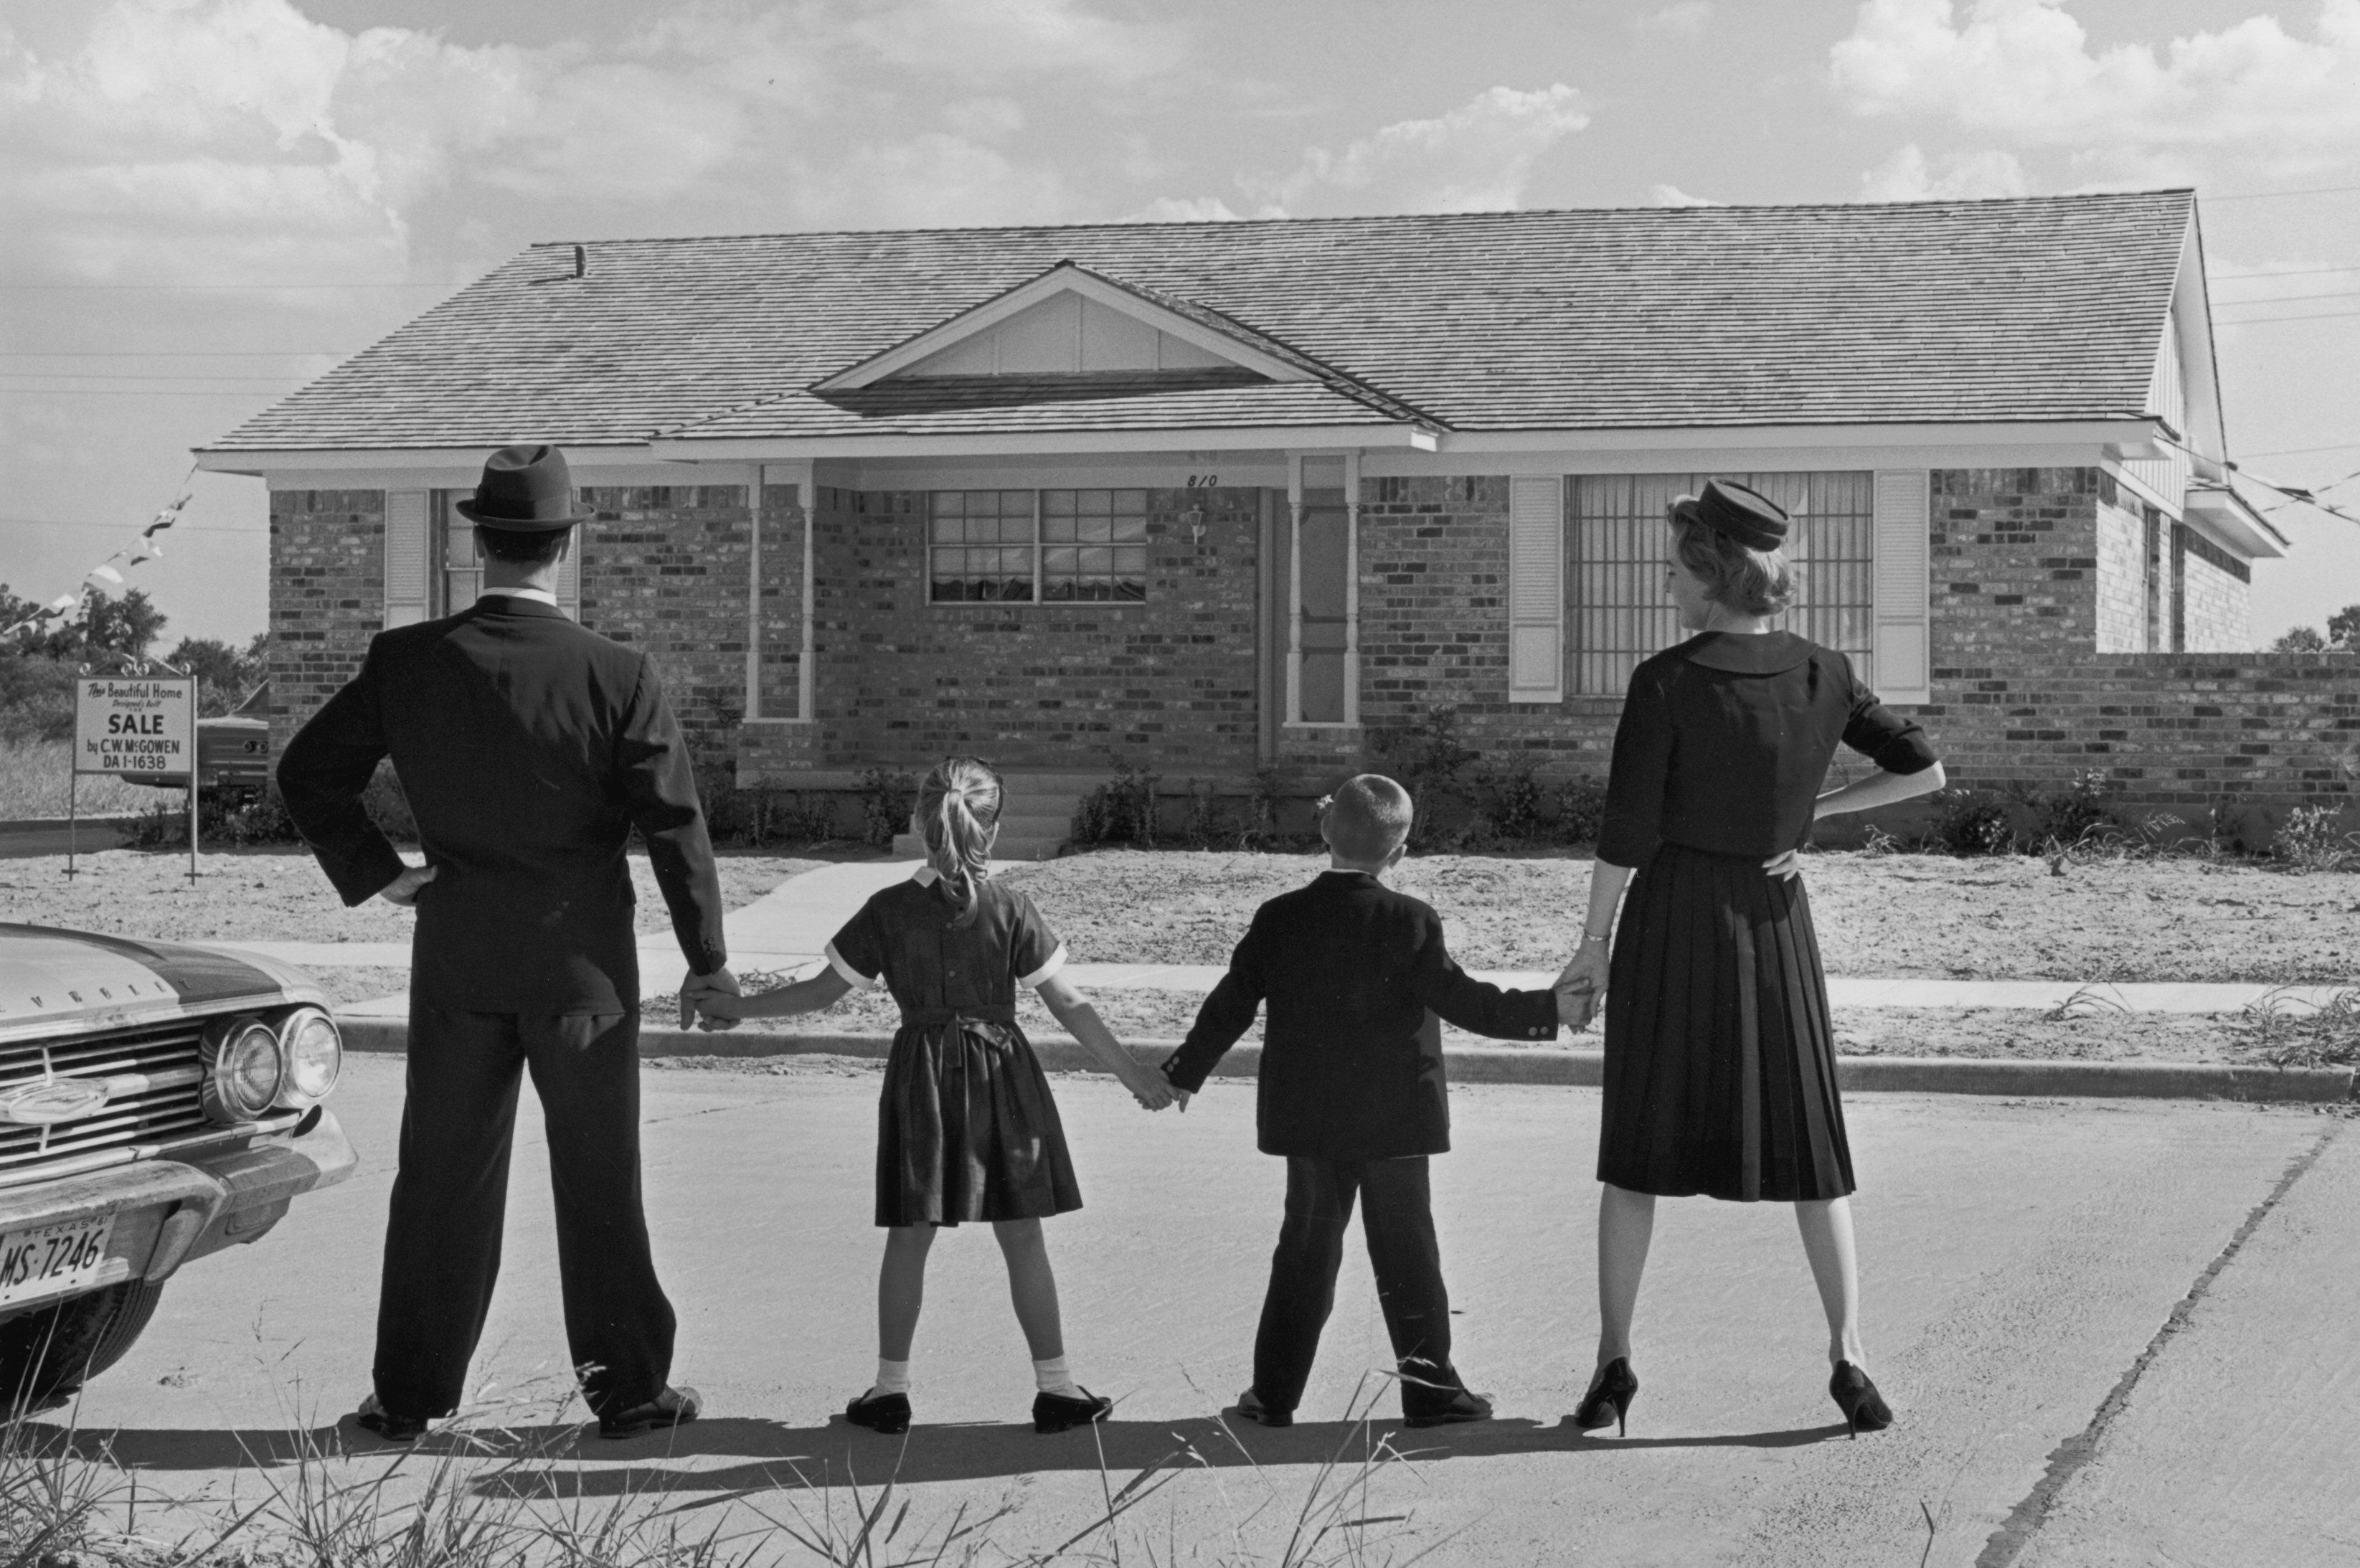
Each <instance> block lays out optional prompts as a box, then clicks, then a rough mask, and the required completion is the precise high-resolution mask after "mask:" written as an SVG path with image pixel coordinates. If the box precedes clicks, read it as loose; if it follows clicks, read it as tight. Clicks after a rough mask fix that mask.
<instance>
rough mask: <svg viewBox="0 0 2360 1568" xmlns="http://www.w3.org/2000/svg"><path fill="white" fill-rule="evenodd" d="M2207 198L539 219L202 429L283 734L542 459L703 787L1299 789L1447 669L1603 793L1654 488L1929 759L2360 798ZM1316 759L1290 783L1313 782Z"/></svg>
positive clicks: (1474, 734) (597, 597)
mask: <svg viewBox="0 0 2360 1568" xmlns="http://www.w3.org/2000/svg"><path fill="white" fill-rule="evenodd" d="M2205 288H2206V286H2205V275H2204V260H2203V251H2202V245H2201V243H2200V237H2199V230H2198V224H2197V214H2196V203H2195V199H2194V196H2193V194H2192V193H2191V192H2189V191H2151V192H2141V193H2130V194H2112V195H2091V196H2073V197H2056V198H2040V199H2027V200H2005V201H1938V202H1911V203H1901V204H1890V205H1845V206H1824V207H1754V208H1747V207H1721V208H1689V209H1681V210H1668V211H1666V210H1631V211H1583V212H1510V213H1480V214H1464V215H1452V216H1429V217H1399V218H1355V219H1338V220H1317V221H1306V220H1279V221H1272V222H1257V223H1165V224H1120V225H1098V226H1086V227H1063V228H1016V229H967V230H937V231H914V232H889V233H871V234H779V235H757V236H748V237H736V238H716V239H681V240H617V241H603V242H594V243H590V244H587V245H572V244H552V245H535V246H533V247H531V248H530V249H529V250H527V251H525V252H524V253H523V254H522V255H520V256H517V257H516V258H515V259H513V260H512V261H510V262H508V264H507V265H505V266H503V267H500V268H498V269H497V271H495V272H493V273H492V274H490V275H489V276H488V277H486V278H483V279H481V280H480V281H478V282H476V283H475V284H473V285H472V286H470V287H468V288H466V289H463V290H461V291H460V292H459V293H458V294H456V295H454V296H453V297H452V298H451V299H447V300H445V301H444V302H443V303H442V304H441V305H438V306H436V307H435V308H434V309H432V310H429V311H428V312H426V313H425V314H424V315H422V316H421V317H420V318H418V319H417V320H416V321H412V322H410V324H409V325H407V326H405V327H403V328H401V329H400V330H399V331H398V332H395V333H394V334H393V335H392V336H390V337H388V338H387V339H386V340H385V341H383V342H382V343H378V344H377V345H376V346H375V347H373V348H370V349H368V350H367V351H366V352H365V353H363V354H359V355H357V356H355V358H353V359H351V360H349V361H347V362H346V363H345V364H344V365H341V366H339V367H338V368H336V369H335V370H333V372H331V373H330V374H328V375H327V376H323V377H322V379H320V380H319V381H317V382H315V383H313V384H312V385H311V386H309V387H305V388H304V389H302V390H301V391H300V392H298V393H296V394H295V395H294V396H292V397H289V398H288V399H286V400H285V401H284V402H282V403H280V404H279V405H278V406H276V407H274V408H271V409H269V410H268V411H267V412H265V413H263V414H261V415H259V416H257V418H255V419H251V420H249V421H248V422H247V423H246V424H245V425H243V426H241V427H239V428H238V429H237V430H235V431H233V432H231V433H230V434H228V435H226V436H224V437H223V438H222V439H220V440H219V441H215V442H214V443H213V444H212V445H210V446H207V447H205V448H202V450H201V451H200V452H199V454H198V455H199V460H200V462H201V463H202V464H203V466H205V467H206V468H208V469H211V470H213V471H216V472H227V473H235V474H255V475H258V476H260V477H262V478H263V479H264V480H265V481H266V482H267V483H268V486H269V490H270V528H271V535H272V539H271V578H270V629H271V633H272V644H273V654H272V659H273V669H272V677H273V685H274V690H275V691H276V693H277V695H278V700H279V703H280V713H279V721H278V722H279V724H281V725H282V726H291V725H293V724H297V723H300V721H301V720H302V719H303V718H304V717H305V716H306V715H307V714H308V713H310V712H311V710H312V709H313V708H315V707H316V706H317V705H318V703H319V702H321V701H322V700H323V699H324V698H325V696H326V695H327V694H328V693H329V692H330V691H333V690H334V688H335V687H336V686H337V685H338V684H339V683H340V682H342V681H344V680H345V679H346V678H347V677H348V676H349V675H350V674H351V673H352V672H353V670H355V668H356V666H357V663H358V661H359V659H360V657H361V654H362V652H363V650H364V649H365V648H366V644H367V642H368V639H369V637H371V635H372V634H374V633H375V632H377V630H379V629H380V628H382V627H385V626H398V625H401V624H404V623H406V622H410V621H414V620H417V619H420V618H421V617H425V616H430V615H439V614H443V613H444V612H446V611H447V610H449V609H451V608H453V607H455V606H459V605H463V604H466V603H468V602H469V601H470V599H471V598H472V596H473V593H474V591H475V582H476V572H477V567H476V563H475V560H474V558H473V555H472V545H471V542H470V540H469V539H468V536H467V532H466V528H465V525H464V522H462V521H461V520H460V519H458V517H457V515H456V513H455V512H453V510H452V508H451V502H452V501H453V499H454V498H456V497H459V496H464V495H465V494H466V493H467V492H468V490H469V489H470V488H471V487H472V486H473V485H474V484H475V478H476V474H477V473H478V471H479V469H480V466H481V463H482V462H483V459H484V456H485V454H486V451H487V450H488V449H490V448H492V447H495V446H497V445H500V444H503V443H506V442H510V441H524V440H550V441H557V442H559V443H561V444H562V445H563V447H564V449H565V450H566V452H567V454H568V456H569V458H570V459H571V461H572V463H573V465H574V474H575V479H576V482H577V483H578V484H579V485H582V487H583V494H584V499H585V505H586V506H588V507H594V508H595V511H596V513H597V517H596V520H595V522H593V523H591V524H589V525H588V526H587V527H586V528H585V530H584V537H583V538H582V539H580V540H579V541H578V548H577V551H576V558H575V564H574V566H573V567H571V568H569V572H568V574H567V577H566V580H565V584H564V592H563V597H564V600H565V602H566V604H567V607H568V609H569V611H570V612H572V613H574V614H575V615H579V616H580V618H581V619H582V620H583V621H584V622H585V624H587V625H589V626H593V627H595V628H596V629H597V630H599V631H601V632H603V633H605V634H606V635H607V636H609V637H616V638H618V639H620V640H623V641H626V642H629V643H632V644H634V645H637V646H639V647H641V648H646V649H648V650H649V651H650V652H651V653H652V654H653V655H654V656H655V657H656V659H657V660H658V663H659V666H660V668H661V670H663V672H664V675H665V677H666V680H667V681H668V683H669V685H670V687H671V690H672V693H673V698H674V701H675V703H676V704H677V705H678V706H679V707H680V708H681V710H682V712H683V718H684V720H685V722H686V723H687V724H689V726H690V728H691V730H692V732H693V735H694V738H695V742H696V744H697V745H698V746H699V747H700V748H701V749H702V750H703V751H704V752H705V754H706V755H707V756H708V757H713V758H718V759H722V760H726V761H727V762H730V763H733V764H734V765H735V768H736V777H737V782H738V784H739V785H740V786H741V787H753V786H758V785H767V786H772V787H776V788H780V789H849V788H851V787H852V786H853V785H854V784H855V782H856V780H857V778H858V773H859V771H860V770H863V769H866V768H873V767H879V766H886V767H896V768H916V767H920V766H923V765H924V764H926V763H929V762H931V761H932V760H933V759H934V758H936V757H940V756H942V755H944V754H945V753H948V752H952V751H974V752H978V753H980V754H982V755H985V756H987V757H992V758H994V759H995V760H997V761H998V762H999V763H1000V764H1001V765H1002V766H1003V767H1004V768H1009V769H1011V771H1012V772H1014V773H1017V774H1021V775H1023V776H1024V777H1025V779H1027V782H1025V783H1024V784H1023V785H1022V789H1024V790H1026V791H1029V792H1030V793H1031V795H1032V796H1035V797H1039V798H1038V799H1036V800H1032V804H1031V806H1030V807H1028V809H1029V810H1032V811H1036V812H1037V813H1039V814H1040V815H1041V817H1042V819H1043V823H1045V826H1043V825H1039V824H1036V826H1038V831H1040V832H1043V833H1046V834H1047V836H1048V837H1050V838H1051V839H1054V836H1055V828H1056V827H1057V825H1058V824H1059V823H1060V822H1062V818H1061V817H1060V816H1059V813H1060V812H1062V811H1065V810H1067V809H1068V808H1069V805H1070V800H1071V795H1072V792H1073V790H1074V789H1078V788H1080V787H1082V786H1083V785H1084V784H1086V783H1087V781H1089V780H1091V779H1101V778H1104V777H1105V776H1106V775H1107V774H1108V773H1109V771H1110V770H1111V769H1112V768H1113V767H1114V766H1115V765H1116V764H1117V763H1119V762H1120V763H1128V764H1135V765H1142V766H1145V767H1147V768H1153V770H1154V771H1156V772H1158V773H1160V774H1161V775H1163V777H1164V779H1165V781H1166V788H1167V789H1185V788H1187V787H1188V786H1189V784H1190V782H1191V781H1195V787H1196V788H1197V789H1216V790H1218V791H1221V792H1223V793H1237V792H1241V791H1243V790H1244V789H1246V788H1247V787H1248V781H1249V779H1251V777H1252V776H1253V775H1255V774H1256V773H1257V772H1259V771H1261V770H1263V769H1269V768H1276V769H1278V770H1280V776H1281V777H1284V778H1286V779H1294V780H1296V781H1298V782H1300V783H1301V784H1302V785H1303V786H1304V787H1305V788H1306V789H1308V788H1310V787H1311V786H1313V785H1314V784H1319V783H1322V781H1324V780H1328V779H1333V778H1334V777H1335V776H1336V774H1337V773H1338V771H1340V770H1344V769H1347V768H1350V767H1351V766H1352V765H1353V764H1354V763H1356V762H1359V761H1360V760H1362V759H1363V758H1364V757H1366V756H1367V755H1368V751H1369V746H1370V742H1371V735H1372V733H1373V732H1374V731H1376V730H1377V729H1379V728H1381V727H1384V726H1394V725H1402V724H1410V723H1414V722H1415V721H1416V720H1418V719H1419V718H1420V717H1421V716H1422V715H1423V714H1425V713H1426V712H1427V711H1429V710H1430V708H1431V707H1432V706H1433V705H1436V704H1442V703H1448V704H1450V705H1452V706H1453V707H1455V708H1456V710H1457V711H1458V713H1459V725H1460V733H1461V735H1462V736H1463V738H1464V739H1465V740H1466V741H1467V743H1468V744H1470V745H1471V746H1474V747H1475V748H1477V749H1478V750H1480V751H1481V752H1483V753H1485V754H1487V756H1491V757H1509V758H1521V759H1523V760H1525V761H1528V762H1530V763H1531V764H1533V765H1534V766H1535V768H1536V769H1537V771H1538V772H1539V773H1541V774H1542V775H1543V776H1544V777H1546V776H1552V775H1553V776H1557V777H1565V776H1571V775H1575V774H1579V773H1590V774H1597V775H1602V773H1603V772H1604V766H1605V751H1606V747H1607V746H1608V745H1609V743H1610V741H1611V738H1612V731H1613V726H1614V722H1615V717H1616V713H1617V711H1618V709H1619V706H1620V698H1621V692H1622V688H1623V684H1624V681H1625V680H1626V678H1627V676H1628V674H1629V671H1630V670H1631V668H1632V666H1633V663H1634V662H1635V661H1636V660H1637V659H1641V658H1643V657H1644V656H1645V655H1646V654H1648V653H1649V652H1651V651H1653V650H1655V649H1656V648H1661V647H1663V646H1665V645H1666V644H1667V643H1669V642H1671V641H1673V640H1676V637H1677V633H1676V630H1675V626H1674V623H1673V620H1672V617H1671V612H1670V609H1669V606H1668V603H1667V601H1666V599H1665V597H1664V594H1663V592H1662V589H1661V584H1660V572H1661V564H1660V563H1661V561H1662V558H1663V550H1664V546H1663V534H1662V529H1661V518H1662V516H1663V511H1664V506H1665V504H1666V502H1667V501H1668V500H1669V499H1670V498H1671V496H1673V495H1675V494H1677V493H1678V492H1680V491H1683V490H1687V489H1691V488H1693V487H1695V486H1696V485H1698V484H1699V483H1700V481H1701V479H1702V478H1703V477H1704V476H1706V475H1710V474H1725V475H1735V476H1742V477H1743V478H1744V479H1745V480H1746V481H1747V482H1748V483H1751V484H1753V485H1756V486H1758V487H1760V488H1762V489H1764V490H1765V491H1767V492H1768V493H1770V494H1771V495H1774V496H1776V497H1779V498H1780V499H1781V500H1782V501H1784V502H1786V504H1788V505H1789V506H1792V507H1794V508H1795V509H1796V510H1797V512H1799V513H1800V514H1801V517H1802V521H1801V523H1800V525H1799V528H1798V529H1797V533H1798V536H1799V539H1800V544H1799V548H1798V550H1797V552H1796V553H1797V556H1798V558H1799V560H1800V562H1801V565H1802V572H1801V577H1802V583H1803V590H1802V593H1801V598H1800V602H1799V605H1798V608H1797V610H1796V611H1795V613H1794V615H1793V616H1792V619H1791V620H1790V622H1789V623H1788V624H1790V625H1792V626H1796V627H1797V629H1799V630H1801V631H1803V632H1804V633H1806V634H1807V635H1808V636H1810V637H1815V638H1817V639H1819V641H1822V642H1825V643H1828V644H1831V645H1833V646H1835V647H1837V648H1842V649H1844V650H1845V651H1847V652H1849V653H1851V654H1852V656H1853V657H1854V658H1855V659H1857V660H1858V661H1859V662H1860V664H1861V665H1862V666H1863V669H1864V670H1866V672H1867V674H1868V677H1869V679H1870V680H1871V681H1872V682H1873V683H1874V685H1875V686H1876V687H1877V688H1878V689H1879V690H1880V691H1882V692H1883V694H1884V695H1885V698H1886V700H1887V701H1888V702H1894V703H1896V704H1903V705H1907V706H1908V707H1910V708H1912V709H1914V710H1916V711H1917V713H1919V714H1920V715H1921V716H1922V718H1923V720H1924V721H1925V722H1926V724H1928V728H1929V729H1930V730H1931V731H1932V732H1933V733H1934V735H1935V736H1936V739H1937V742H1938V744H1939V746H1940V747H1941V749H1942V750H1943V752H1944V754H1945V757H1946V758H1947V759H1948V760H1949V761H1950V767H1951V771H1952V775H1953V778H1954V779H1958V780H1960V781H1961V782H1966V783H1976V784H1987V785H1988V784H1998V783H2002V782H2009V781H2014V782H2028V783H2044V782H2046V783H2053V782H2055V781H2058V780H2060V779H2064V778H2067V777H2069V776H2070V775H2072V774H2075V773H2077V772H2080V771H2081V770H2085V769H2089V768H2103V769H2105V770H2106V771H2107V772H2108V773H2110V774H2111V775H2112V776H2114V778H2115V779H2117V780H2119V782H2120V785H2121V787H2122V789H2123V790H2124V792H2125V793H2124V799H2125V801H2126V802H2128V803H2130V804H2132V805H2135V806H2145V807H2155V808H2171V809H2176V810H2178V811H2180V812H2181V813H2182V814H2190V813H2191V812H2193V813H2195V814H2199V815H2201V814H2202V811H2204V810H2205V809H2207V808H2209V807H2212V806H2213V805H2214V804H2216V803H2217V802H2218V801H2219V800H2221V798H2223V796H2224V795H2225V796H2231V797H2234V798H2241V799H2244V800H2259V801H2266V802H2275V803H2277V804H2278V805H2279V806H2281V807H2282V806H2284V805H2285V804H2288V803H2291V802H2294V801H2297V800H2302V799H2305V798H2324V799H2331V800H2336V801H2338V802H2341V801H2342V800H2344V799H2346V798H2348V796H2349V793H2350V790H2351V788H2352V779H2351V770H2352V766H2353V758H2354V752H2353V749H2352V748H2353V747H2354V745H2355V741H2360V734H2356V733H2355V732H2360V699H2355V692H2354V691H2353V690H2352V687H2353V684H2354V683H2353V681H2351V679H2350V677H2349V673H2348V669H2349V667H2348V663H2346V662H2339V661H2338V660H2337V659H2333V657H2329V656H2287V655H2265V654H2257V653H2255V652H2253V651H2251V643H2250V638H2249V635H2248V631H2247V615H2246V602H2247V593H2248V584H2249V583H2250V581H2251V575H2252V567H2253V562H2254V561H2256V560H2263V559H2270V558H2275V557H2278V556H2279V555H2281V554H2282V553H2283V552H2284V550H2285V549H2286V540H2285V539H2283V537H2282V536H2280V535H2279V534H2278V532H2277V531H2276V530H2275V529H2273V528H2271V527H2270V525H2269V523H2268V522H2267V519H2265V518H2264V517H2260V516H2259V515H2257V514H2256V512H2255V511H2254V510H2253V509H2252V508H2251V507H2249V506H2247V505H2246V504H2245V502H2244V501H2243V500H2241V499H2240V498H2239V496H2238V495H2236V493H2235V492H2234V490H2233V489H2232V488H2231V487H2230V485H2229V484H2228V483H2227V475H2226V472H2225V470H2224V466H2223V460H2224V457H2225V455H2226V452H2225V447H2224V442H2223V421H2222V409H2221V406H2220V397H2219V391H2218V382H2217V377H2216V375H2215V372H2214V366H2213V350H2212V331H2211V322H2210V314H2209V310H2208V307H2207V300H2206V292H2205ZM1323 787H1324V786H1323Z"/></svg>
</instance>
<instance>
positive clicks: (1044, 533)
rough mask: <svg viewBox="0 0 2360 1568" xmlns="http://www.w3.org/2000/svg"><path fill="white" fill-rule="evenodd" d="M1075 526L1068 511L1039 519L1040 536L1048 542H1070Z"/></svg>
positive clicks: (1072, 517)
mask: <svg viewBox="0 0 2360 1568" xmlns="http://www.w3.org/2000/svg"><path fill="white" fill-rule="evenodd" d="M1075 528H1076V522H1075V519H1074V515H1073V513H1071V512H1070V511H1069V512H1066V513H1065V514H1064V515H1062V516H1059V517H1043V518H1042V519H1041V538H1042V539H1043V541H1044V542H1048V543H1056V544H1070V543H1072V542H1073V539H1074V530H1075Z"/></svg>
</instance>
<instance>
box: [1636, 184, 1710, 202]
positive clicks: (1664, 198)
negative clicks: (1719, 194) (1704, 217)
mask: <svg viewBox="0 0 2360 1568" xmlns="http://www.w3.org/2000/svg"><path fill="white" fill-rule="evenodd" d="M1647 205H1649V206H1650V207H1726V206H1728V205H1729V203H1728V202H1726V201H1714V200H1713V199H1712V198H1711V197H1710V196H1691V195H1689V194H1688V192H1687V191H1683V190H1681V189H1680V188H1679V187H1678V186H1677V185H1650V186H1648V187H1647Z"/></svg>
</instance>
